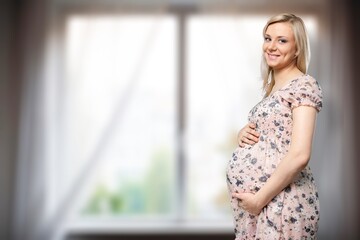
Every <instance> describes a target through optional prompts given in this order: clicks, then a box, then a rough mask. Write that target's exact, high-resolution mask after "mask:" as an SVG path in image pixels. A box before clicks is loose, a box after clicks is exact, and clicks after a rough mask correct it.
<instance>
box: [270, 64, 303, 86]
mask: <svg viewBox="0 0 360 240" xmlns="http://www.w3.org/2000/svg"><path fill="white" fill-rule="evenodd" d="M301 74H304V73H303V72H301V71H300V70H299V69H298V68H297V67H296V65H295V63H293V64H291V65H290V66H287V67H285V68H282V69H277V70H275V69H274V75H273V76H274V80H275V84H278V83H279V84H281V83H283V82H286V81H288V80H289V79H293V78H295V77H298V76H299V75H301Z"/></svg>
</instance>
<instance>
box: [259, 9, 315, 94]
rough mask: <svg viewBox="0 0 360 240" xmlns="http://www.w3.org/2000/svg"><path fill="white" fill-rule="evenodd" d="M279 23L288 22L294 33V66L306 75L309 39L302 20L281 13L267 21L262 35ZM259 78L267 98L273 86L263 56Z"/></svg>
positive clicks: (269, 68) (271, 72)
mask: <svg viewBox="0 0 360 240" xmlns="http://www.w3.org/2000/svg"><path fill="white" fill-rule="evenodd" d="M279 22H288V23H290V24H291V27H292V30H293V32H294V38H295V47H296V66H297V68H299V70H300V71H302V72H303V73H307V69H308V65H309V62H310V44H309V37H308V34H307V31H306V28H305V24H304V22H303V20H302V19H301V18H300V17H298V16H295V15H294V14H290V13H282V14H279V15H276V16H273V17H272V18H270V19H269V21H268V22H267V23H266V25H265V27H264V29H263V35H264V36H265V33H266V30H267V28H268V27H269V25H271V24H274V23H279ZM261 77H262V79H263V90H264V92H265V96H268V95H269V94H270V92H271V89H272V88H273V86H274V84H275V79H274V76H273V71H272V68H271V67H269V65H268V64H267V63H266V59H265V56H264V54H263V55H262V61H261Z"/></svg>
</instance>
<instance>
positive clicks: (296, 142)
mask: <svg viewBox="0 0 360 240" xmlns="http://www.w3.org/2000/svg"><path fill="white" fill-rule="evenodd" d="M263 51H264V53H263V54H264V55H265V59H266V61H267V63H268V64H269V66H270V67H272V69H273V71H274V77H275V85H274V87H273V89H272V92H274V91H276V89H279V88H281V86H283V85H285V84H286V82H287V81H289V79H294V78H295V77H297V76H299V75H301V74H302V72H301V71H300V70H299V69H298V68H297V67H296V64H295V63H296V62H295V60H296V55H297V49H296V44H295V39H294V34H293V31H292V28H291V25H290V24H289V23H275V24H271V25H270V26H269V27H268V29H267V30H266V34H265V36H264V44H263ZM270 94H271V93H270ZM292 113H293V132H292V135H291V146H290V149H289V152H288V153H287V154H286V155H285V157H284V158H283V159H282V160H281V162H280V164H279V165H278V166H277V168H276V170H275V171H274V173H273V174H272V176H271V177H270V178H269V179H268V181H267V182H266V183H265V185H264V186H263V187H262V188H261V189H260V190H259V191H258V192H256V193H255V194H254V193H250V192H240V193H236V192H234V193H232V196H233V197H235V198H238V199H239V206H240V207H242V208H243V209H245V210H246V211H248V212H249V213H251V214H253V215H258V214H259V213H260V212H261V210H262V209H263V208H264V207H265V206H266V205H267V204H268V203H269V202H270V201H271V200H272V199H273V198H274V197H275V196H276V195H278V194H279V193H280V192H281V191H282V190H283V189H284V188H285V187H287V186H288V185H289V184H290V183H292V182H293V181H294V179H295V177H296V176H297V175H298V174H299V173H300V172H301V171H302V170H303V169H304V168H305V167H306V165H307V164H308V162H309V160H310V156H311V145H312V139H313V133H314V130H315V122H316V114H317V112H316V109H315V108H313V107H309V106H299V107H296V108H294V109H293V112H292ZM254 125H255V124H251V123H249V124H247V125H246V126H245V127H244V128H243V129H241V130H240V132H239V135H238V139H240V140H239V146H240V141H241V143H242V145H243V146H244V144H255V143H256V142H258V137H259V133H258V132H255V131H254V128H255V127H254Z"/></svg>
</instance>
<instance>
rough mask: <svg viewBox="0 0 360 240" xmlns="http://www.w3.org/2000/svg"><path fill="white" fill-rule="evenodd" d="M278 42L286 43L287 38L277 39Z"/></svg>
mask: <svg viewBox="0 0 360 240" xmlns="http://www.w3.org/2000/svg"><path fill="white" fill-rule="evenodd" d="M279 42H280V43H287V40H285V39H279Z"/></svg>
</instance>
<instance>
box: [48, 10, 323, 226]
mask: <svg viewBox="0 0 360 240" xmlns="http://www.w3.org/2000/svg"><path fill="white" fill-rule="evenodd" d="M266 19H267V16H256V15H255V16H254V15H251V16H241V17H239V16H224V15H216V16H214V15H212V16H206V15H201V16H198V15H188V16H186V21H184V22H182V21H179V19H178V17H177V16H176V15H170V14H168V15H163V16H161V17H158V16H151V15H120V16H118V15H115V16H112V15H98V16H93V15H71V16H70V17H69V18H67V21H66V27H65V29H66V30H65V45H64V46H65V49H64V50H65V51H64V60H65V61H64V69H65V75H64V78H63V79H62V80H61V83H59V86H60V87H59V89H60V90H59V99H58V102H59V103H60V104H59V105H58V106H59V113H60V114H59V119H58V120H57V123H58V125H57V126H58V127H57V136H58V139H59V140H58V142H59V149H58V151H57V152H58V153H59V155H58V156H57V163H56V167H55V169H56V171H54V172H58V175H57V176H56V175H55V176H54V179H55V178H56V179H57V180H56V186H57V188H56V193H55V194H58V195H62V194H67V193H69V192H70V193H75V195H74V198H75V199H76V201H75V202H76V203H74V209H75V210H74V214H75V219H76V220H75V221H74V222H76V221H78V222H79V221H85V220H91V221H93V222H94V223H96V221H97V219H111V220H114V221H119V222H124V223H129V222H128V220H129V219H135V220H143V221H147V220H151V221H153V220H154V219H155V220H166V221H168V220H170V221H172V220H174V221H175V220H179V219H181V220H183V221H184V222H187V221H199V222H203V223H204V222H205V223H206V222H222V223H225V226H226V229H229V230H231V229H232V222H231V221H232V218H231V213H230V206H229V203H228V202H229V199H228V193H227V188H226V181H225V168H226V164H227V162H228V160H229V159H230V157H231V152H232V151H233V149H234V148H235V147H236V134H237V131H238V130H239V128H240V127H242V126H243V125H245V124H246V122H247V114H248V112H249V110H250V109H251V108H252V107H253V106H254V105H255V104H256V103H257V102H258V101H259V100H260V99H261V84H262V81H261V79H260V72H259V65H260V55H261V44H262V27H263V25H264V23H265V22H266ZM315 23H316V21H315V20H314V19H312V18H308V19H306V24H307V25H308V27H309V33H310V35H311V36H310V37H311V39H312V41H313V39H314V35H315V31H314V29H316V24H315ZM180 24H185V26H184V27H185V28H184V29H185V33H186V38H185V41H186V45H185V46H186V49H178V47H179V39H180V37H181V36H179V28H180V26H179V25H180ZM178 51H185V52H186V54H185V56H186V58H185V59H181V58H179V55H178ZM179 61H183V62H184V63H185V65H186V69H187V72H186V73H185V79H181V78H179V77H178V76H179V75H178V71H180V70H179ZM179 86H182V87H184V88H183V89H184V92H180V91H179ZM181 94H183V95H181ZM180 95H181V96H180ZM181 101H183V102H181ZM181 104H183V106H185V107H184V112H182V111H180V109H179V105H181ZM181 114H184V116H182V115H181ZM180 118H182V119H184V120H185V125H184V126H185V127H184V129H181V128H179V121H180V120H179V119H180ZM181 141H184V142H183V143H184V145H182V144H181ZM179 162H181V164H179ZM179 166H180V167H183V168H184V169H183V170H184V171H179ZM59 172H60V173H59ZM179 186H184V192H182V191H180V187H179ZM182 194H184V196H182Z"/></svg>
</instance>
